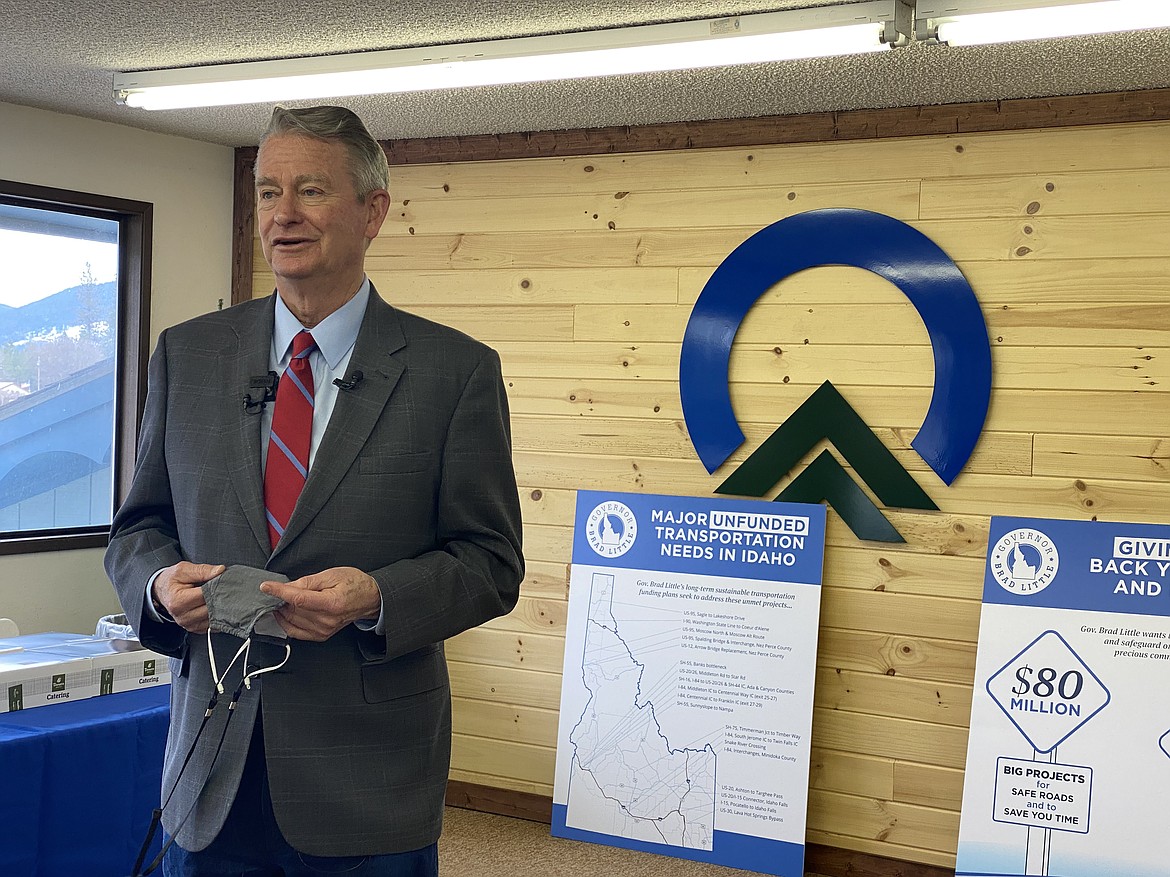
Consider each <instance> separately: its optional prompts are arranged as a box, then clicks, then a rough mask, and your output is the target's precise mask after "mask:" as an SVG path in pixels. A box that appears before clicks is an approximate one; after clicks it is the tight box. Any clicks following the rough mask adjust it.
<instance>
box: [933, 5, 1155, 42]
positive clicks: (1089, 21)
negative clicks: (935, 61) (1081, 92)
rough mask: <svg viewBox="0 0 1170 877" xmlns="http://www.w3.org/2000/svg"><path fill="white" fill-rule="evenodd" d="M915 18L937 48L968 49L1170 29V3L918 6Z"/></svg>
mask: <svg viewBox="0 0 1170 877" xmlns="http://www.w3.org/2000/svg"><path fill="white" fill-rule="evenodd" d="M915 14H916V17H917V19H918V23H919V24H920V25H921V24H922V23H923V22H924V21H926V22H928V24H927V26H928V28H929V30H928V33H929V35H931V36H937V38H938V41H939V42H941V43H946V44H948V45H951V46H972V45H987V44H991V43H1009V42H1017V41H1019V40H1043V39H1050V38H1053V37H1070V36H1087V35H1090V34H1099V33H1118V32H1121V31H1131V30H1144V29H1146V28H1151V27H1170V0H1030V2H1021V0H919V2H918V7H917V11H916V13H915ZM919 35H921V28H920V29H919Z"/></svg>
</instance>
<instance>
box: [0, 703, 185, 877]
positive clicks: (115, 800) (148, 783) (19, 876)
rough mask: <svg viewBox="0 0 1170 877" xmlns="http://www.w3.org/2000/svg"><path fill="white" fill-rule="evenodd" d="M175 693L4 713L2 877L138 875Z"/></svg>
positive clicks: (0, 740)
mask: <svg viewBox="0 0 1170 877" xmlns="http://www.w3.org/2000/svg"><path fill="white" fill-rule="evenodd" d="M169 694H170V686H169V685H160V686H156V687H154V688H146V689H141V690H138V691H127V692H124V693H121V694H110V695H106V696H104V697H93V698H89V699H88V700H79V701H73V702H70V703H57V704H52V705H50V706H42V707H36V708H35V709H27V710H21V711H19V712H12V713H2V714H0V875H4V877H127V875H129V874H130V871H131V867H132V866H133V864H134V859H135V857H136V856H137V854H138V847H139V845H140V844H141V842H142V838H143V836H144V835H145V833H146V830H147V828H148V826H149V825H150V815H151V810H152V809H153V808H154V807H157V806H158V802H159V787H160V782H161V780H160V777H161V775H162V759H163V748H164V746H165V744H166V736H167V718H168V715H169V707H168V703H167V701H168V696H169ZM159 846H160V844H159V841H158V840H157V839H156V840H155V843H154V848H155V851H156V852H157V850H158V848H159ZM152 856H153V854H152Z"/></svg>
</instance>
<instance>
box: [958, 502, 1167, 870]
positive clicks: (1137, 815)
mask: <svg viewBox="0 0 1170 877" xmlns="http://www.w3.org/2000/svg"><path fill="white" fill-rule="evenodd" d="M1168 589H1170V527H1166V526H1156V525H1139V524H1114V523H1103V522H1094V521H1053V520H1032V519H1019V518H993V519H992V522H991V535H990V539H989V542H988V557H987V567H986V574H985V577H984V592H983V612H982V617H981V622H980V628H979V652H978V656H977V659H976V667H975V692H974V699H973V703H972V709H971V736H970V742H969V744H968V750H967V770H966V776H965V781H964V788H963V812H962V819H961V822H960V829H959V850H958V861H957V864H956V870H955V873H956V875H960V877H991V875H994V877H1024V875H1029V877H1031V875H1046V877H1105V875H1124V877H1155V875H1159V877H1164V875H1166V874H1170V865H1168V864H1167V862H1168V861H1170V837H1168V836H1167V832H1166V827H1165V826H1166V816H1165V811H1164V808H1163V807H1162V806H1161V804H1160V802H1161V801H1162V799H1163V793H1164V790H1165V789H1166V788H1167V787H1168V785H1170V742H1168V741H1170V700H1168V699H1167V697H1166V691H1167V689H1168V686H1170V617H1168V616H1170V590H1168Z"/></svg>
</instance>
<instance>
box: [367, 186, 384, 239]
mask: <svg viewBox="0 0 1170 877" xmlns="http://www.w3.org/2000/svg"><path fill="white" fill-rule="evenodd" d="M365 206H366V240H367V241H372V240H373V239H374V238H376V237H377V236H378V232H379V231H381V229H382V223H383V222H385V221H386V214H387V213H389V212H390V193H389V192H387V191H386V190H385V189H375V190H374V191H372V192H370V193H369V194H367V195H366V202H365Z"/></svg>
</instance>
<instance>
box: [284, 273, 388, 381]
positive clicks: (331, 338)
mask: <svg viewBox="0 0 1170 877" xmlns="http://www.w3.org/2000/svg"><path fill="white" fill-rule="evenodd" d="M369 300H370V278H369V277H367V278H365V279H364V280H363V281H362V285H361V287H359V288H358V291H357V293H356V294H355V295H354V297H353V298H351V299H350V300H349V301H347V302H346V303H345V304H343V305H342V306H341V307H339V308H338V309H337V310H335V311H334V312H333V313H331V314H330V315H329V316H327V317H326V318H325V319H324V320H322V321H321V322H320V323H318V324H317V325H316V326H314V327H313V329H312V333H313V340H314V341H316V342H317V349H318V350H319V351H320V352H321V355H322V356H323V357H325V362H326V363H328V364H329V368H331V369H335V368H337V366H338V364H339V363H340V362H341V360H342V359H343V358H344V357H345V355H346V354H347V353H349V351H350V350H351V349H352V348H353V345H354V343H355V342H356V341H357V336H358V330H359V329H361V326H362V318H363V317H364V316H365V314H366V305H367V304H368V303H369ZM304 328H305V327H304V326H302V325H301V321H300V320H298V319H297V318H296V317H294V316H293V313H292V311H290V310H289V309H288V306H287V305H286V304H285V303H284V300H283V299H282V298H281V297H280V296H279V295H277V296H276V320H275V322H274V323H273V325H272V356H273V359H274V360H275V361H276V362H278V363H279V362H281V361H283V359H284V357H285V356H286V355H287V354H288V350H289V346H290V345H291V344H292V340H293V337H294V336H295V335H296V334H297V333H298V332H300V331H301V330H302V329H304Z"/></svg>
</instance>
